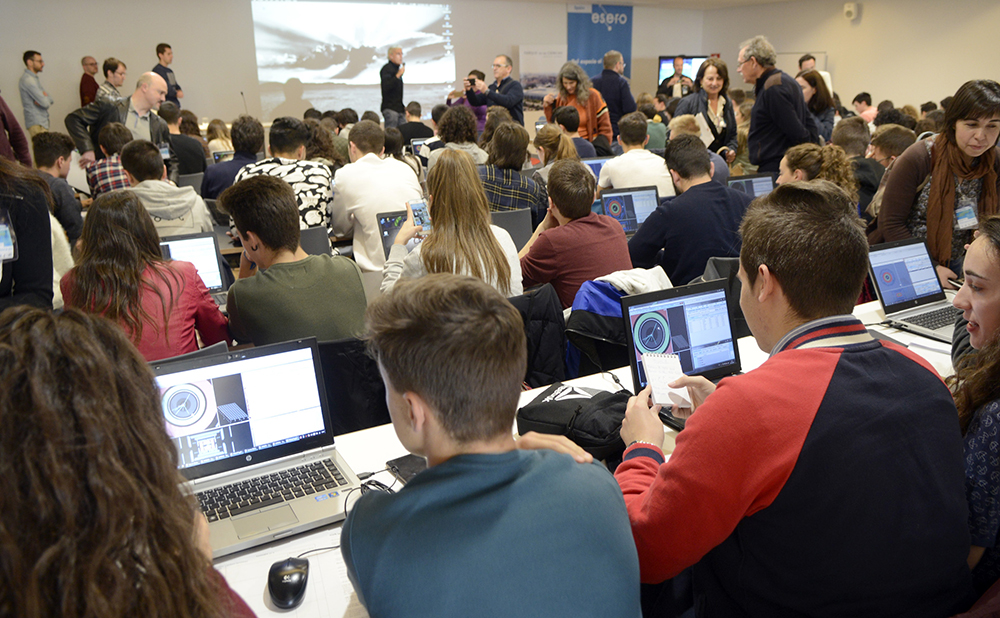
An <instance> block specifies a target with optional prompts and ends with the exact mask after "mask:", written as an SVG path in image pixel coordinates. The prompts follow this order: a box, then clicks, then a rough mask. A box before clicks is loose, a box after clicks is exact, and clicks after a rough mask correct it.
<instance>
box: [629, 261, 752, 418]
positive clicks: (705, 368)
mask: <svg viewBox="0 0 1000 618" xmlns="http://www.w3.org/2000/svg"><path fill="white" fill-rule="evenodd" d="M621 304H622V318H623V319H624V320H625V337H626V339H627V341H628V349H629V350H631V353H630V354H629V365H630V367H631V368H632V384H634V385H635V391H636V392H639V391H640V390H642V389H643V388H645V387H646V382H647V380H646V373H645V372H644V371H643V367H642V355H643V354H648V353H651V352H652V353H655V354H676V355H677V356H678V357H679V358H680V361H681V369H682V370H683V371H684V373H685V374H687V375H700V376H704V377H705V378H708V379H709V380H712V381H718V380H721V379H722V378H724V377H726V376H731V375H735V374H738V373H740V370H741V368H740V349H739V346H738V345H737V343H736V333H735V330H734V329H733V323H732V320H731V317H730V316H731V314H730V302H729V298H728V295H727V293H726V280H725V279H716V280H714V281H706V282H704V283H691V284H688V285H684V286H680V287H676V288H670V289H667V290H659V291H656V292H649V293H646V294H633V295H632V296H623V297H622V299H621ZM671 418H672V417H671Z"/></svg>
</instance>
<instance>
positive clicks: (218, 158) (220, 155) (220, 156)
mask: <svg viewBox="0 0 1000 618" xmlns="http://www.w3.org/2000/svg"><path fill="white" fill-rule="evenodd" d="M235 154H236V151H235V150H217V151H215V152H213V153H212V157H213V158H214V159H215V162H216V163H222V162H223V161H229V160H231V159H232V158H233V155H235Z"/></svg>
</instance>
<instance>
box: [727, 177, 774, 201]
mask: <svg viewBox="0 0 1000 618" xmlns="http://www.w3.org/2000/svg"><path fill="white" fill-rule="evenodd" d="M729 188H730V189H735V190H737V191H741V192H743V193H746V194H747V195H749V196H750V197H753V198H758V197H760V196H762V195H767V194H768V193H770V192H771V191H774V175H772V174H747V175H746V176H730V177H729Z"/></svg>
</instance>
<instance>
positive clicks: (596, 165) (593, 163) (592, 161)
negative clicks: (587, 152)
mask: <svg viewBox="0 0 1000 618" xmlns="http://www.w3.org/2000/svg"><path fill="white" fill-rule="evenodd" d="M611 159H614V157H590V158H589V159H580V162H581V163H583V164H584V165H586V166H587V167H589V168H590V171H592V172H594V178H597V179H600V178H601V168H602V167H604V164H605V163H607V162H608V161H610V160H611Z"/></svg>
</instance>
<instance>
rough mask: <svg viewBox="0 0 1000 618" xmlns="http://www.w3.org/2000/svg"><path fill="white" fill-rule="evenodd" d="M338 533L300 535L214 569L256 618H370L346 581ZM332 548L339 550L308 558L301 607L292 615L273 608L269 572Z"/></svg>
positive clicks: (337, 527) (330, 530) (334, 530)
mask: <svg viewBox="0 0 1000 618" xmlns="http://www.w3.org/2000/svg"><path fill="white" fill-rule="evenodd" d="M340 529H341V527H340V525H335V526H332V527H330V528H327V529H325V530H320V531H319V532H311V533H307V534H303V535H297V536H295V537H293V538H291V539H289V540H288V541H285V542H279V543H271V544H269V545H265V546H263V547H261V548H260V549H258V550H256V551H253V552H250V553H246V554H238V555H236V556H233V557H227V558H222V559H220V560H218V561H217V562H216V564H215V568H216V569H218V571H219V572H220V573H222V575H223V576H224V577H225V578H226V581H228V582H229V586H230V587H231V588H232V589H233V590H235V591H236V592H237V593H239V595H240V596H241V597H243V600H244V601H246V602H247V605H249V606H250V607H251V609H253V611H254V612H255V613H256V614H257V615H258V616H267V615H276V614H281V615H283V616H294V617H296V618H305V617H307V616H342V617H343V618H368V612H367V611H365V608H364V607H363V606H362V605H361V603H360V602H359V601H358V597H357V595H356V594H355V593H354V587H353V586H352V585H351V581H350V580H349V579H348V577H347V566H346V565H345V564H344V560H343V558H342V557H341V555H340V547H339V546H340ZM333 546H337V547H336V549H329V550H326V551H321V552H317V553H314V554H309V555H308V556H304V558H307V559H308V560H309V581H308V583H307V584H306V594H305V598H304V600H303V601H302V604H301V605H299V606H298V607H297V608H295V609H293V610H280V609H278V608H276V607H275V606H274V605H272V604H271V598H270V596H269V595H268V592H267V572H268V569H270V568H271V565H272V564H274V563H275V562H278V561H279V560H285V559H286V558H289V557H294V556H298V555H299V554H301V553H303V552H306V551H309V550H311V549H319V548H321V547H333Z"/></svg>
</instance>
